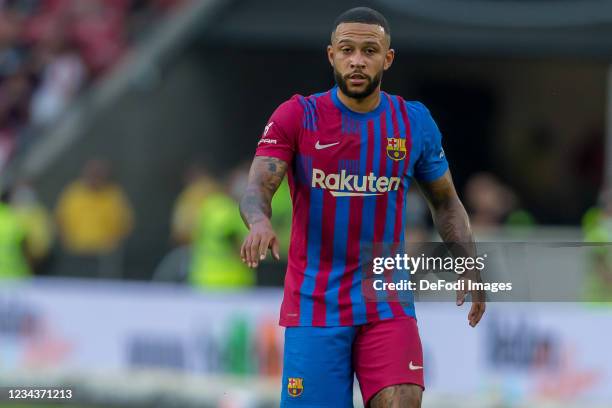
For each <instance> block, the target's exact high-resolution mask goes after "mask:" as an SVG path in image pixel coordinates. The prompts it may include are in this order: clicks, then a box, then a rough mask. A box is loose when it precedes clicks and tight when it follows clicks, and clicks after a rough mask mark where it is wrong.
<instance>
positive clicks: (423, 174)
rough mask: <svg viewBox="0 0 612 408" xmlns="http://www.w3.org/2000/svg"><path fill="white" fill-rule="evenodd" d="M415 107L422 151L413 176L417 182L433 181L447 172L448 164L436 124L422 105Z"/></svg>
mask: <svg viewBox="0 0 612 408" xmlns="http://www.w3.org/2000/svg"><path fill="white" fill-rule="evenodd" d="M417 105H418V106H417V112H418V116H417V117H418V121H419V126H418V127H419V131H420V132H421V135H420V136H421V138H422V139H421V140H422V149H421V154H420V155H419V158H418V160H417V162H416V165H415V172H414V175H415V178H416V179H417V180H419V181H433V180H436V179H438V178H440V177H442V175H443V174H444V173H445V172H446V170H448V162H447V161H446V155H445V154H444V149H443V148H442V134H441V133H440V130H439V129H438V126H437V125H436V122H435V121H434V120H433V118H432V117H431V114H430V113H429V110H428V109H427V108H426V107H425V106H424V105H423V104H421V103H418V104H417Z"/></svg>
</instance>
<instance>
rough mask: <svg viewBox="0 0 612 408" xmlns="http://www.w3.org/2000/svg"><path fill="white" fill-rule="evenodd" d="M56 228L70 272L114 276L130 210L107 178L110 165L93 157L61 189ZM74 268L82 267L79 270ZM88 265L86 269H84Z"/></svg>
mask: <svg viewBox="0 0 612 408" xmlns="http://www.w3.org/2000/svg"><path fill="white" fill-rule="evenodd" d="M56 219H57V226H58V232H59V235H60V238H61V241H62V244H63V248H64V250H65V251H66V254H67V255H68V256H69V258H71V259H70V261H72V264H73V265H72V267H66V268H67V269H71V271H72V272H76V273H77V274H83V273H85V274H88V275H89V274H91V273H92V271H91V269H92V268H94V269H95V270H96V272H97V273H98V274H100V275H102V276H105V277H116V276H117V274H118V272H119V269H120V265H119V262H120V260H119V257H120V254H119V252H120V250H121V246H122V243H123V241H124V240H125V238H126V237H127V236H128V235H129V234H130V232H131V231H132V222H133V221H132V210H131V207H130V204H129V202H128V199H127V197H126V195H125V193H124V192H123V189H122V188H121V187H120V186H119V185H118V184H115V183H113V182H111V181H110V165H109V163H107V162H106V161H104V160H99V159H94V160H90V161H88V162H87V163H86V165H85V167H84V169H83V174H82V176H81V178H80V179H79V180H77V181H75V182H73V183H72V184H70V185H69V186H68V187H66V188H65V189H64V191H63V192H62V193H61V196H60V198H59V202H58V205H57V208H56ZM75 269H82V270H81V271H80V272H78V271H76V270H75ZM85 269H89V270H87V271H86V270H85Z"/></svg>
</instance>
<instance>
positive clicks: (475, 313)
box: [469, 302, 485, 327]
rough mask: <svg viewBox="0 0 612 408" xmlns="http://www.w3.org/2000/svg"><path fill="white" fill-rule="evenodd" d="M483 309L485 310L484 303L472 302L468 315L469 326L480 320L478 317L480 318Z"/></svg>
mask: <svg viewBox="0 0 612 408" xmlns="http://www.w3.org/2000/svg"><path fill="white" fill-rule="evenodd" d="M484 311H485V304H484V303H481V302H477V303H473V304H472V308H471V310H470V315H469V320H470V326H472V327H475V326H476V325H477V324H478V322H480V319H481V318H482V315H483V314H484Z"/></svg>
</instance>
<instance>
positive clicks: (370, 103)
mask: <svg viewBox="0 0 612 408" xmlns="http://www.w3.org/2000/svg"><path fill="white" fill-rule="evenodd" d="M338 99H340V101H341V102H342V103H343V104H344V105H345V106H346V107H347V108H349V109H350V110H352V111H354V112H358V113H368V112H371V111H373V110H374V109H376V108H377V107H378V104H380V85H379V86H378V87H377V88H376V90H375V91H374V92H372V93H371V94H370V95H368V96H366V97H365V98H363V99H355V98H351V97H350V96H347V95H345V94H344V93H343V92H342V90H341V89H340V88H338Z"/></svg>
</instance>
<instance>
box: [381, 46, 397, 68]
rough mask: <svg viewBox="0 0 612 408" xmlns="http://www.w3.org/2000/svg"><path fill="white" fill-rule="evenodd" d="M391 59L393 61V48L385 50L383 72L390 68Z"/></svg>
mask: <svg viewBox="0 0 612 408" xmlns="http://www.w3.org/2000/svg"><path fill="white" fill-rule="evenodd" d="M393 59H395V50H394V49H393V48H389V49H388V50H387V54H386V55H385V64H384V65H383V69H384V70H385V71H386V70H388V69H389V68H391V65H392V64H393Z"/></svg>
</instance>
